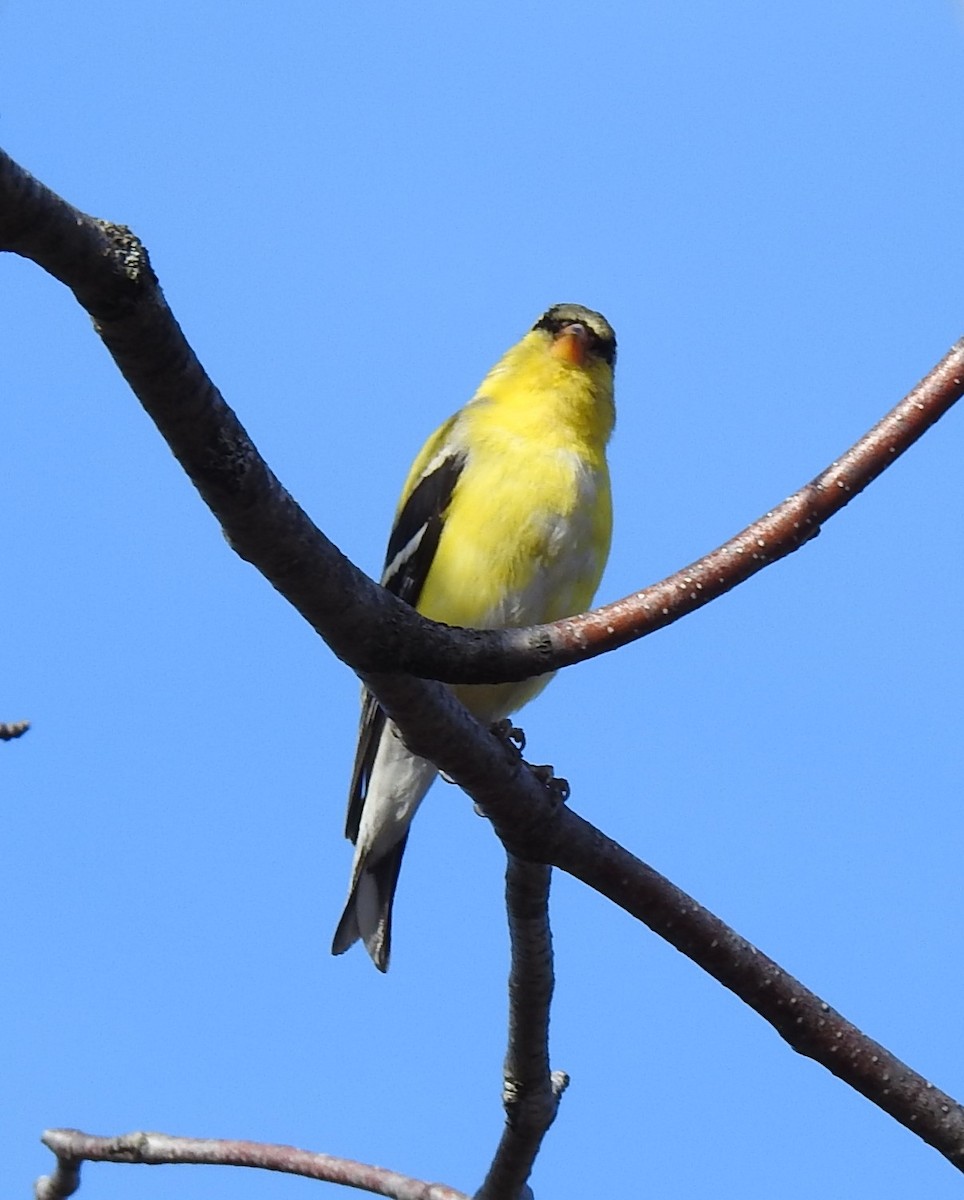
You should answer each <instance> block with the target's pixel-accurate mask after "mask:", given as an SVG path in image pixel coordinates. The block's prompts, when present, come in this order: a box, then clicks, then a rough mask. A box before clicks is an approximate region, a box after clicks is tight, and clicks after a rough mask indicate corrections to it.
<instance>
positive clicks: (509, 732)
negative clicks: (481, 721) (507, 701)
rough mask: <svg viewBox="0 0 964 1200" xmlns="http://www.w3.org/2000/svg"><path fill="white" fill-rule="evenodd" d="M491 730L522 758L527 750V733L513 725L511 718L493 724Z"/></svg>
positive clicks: (504, 718)
mask: <svg viewBox="0 0 964 1200" xmlns="http://www.w3.org/2000/svg"><path fill="white" fill-rule="evenodd" d="M489 729H490V731H491V732H492V733H493V734H494V735H495V736H496V737H497V738H498V739H499V741H500V742H502V744H503V745H504V746H506V747H507V748H508V749H509V750H512V751H513V752H514V753H515V754H516V756H517V757H518V758H521V757H522V751H523V750H524V749H525V748H526V735H525V731H524V730H522V729H520V728H519V727H518V725H513V724H512V721H511V720H510V718H509V717H503V718H502V720H501V721H495V722H493V723H492V724H491V725H490V726H489Z"/></svg>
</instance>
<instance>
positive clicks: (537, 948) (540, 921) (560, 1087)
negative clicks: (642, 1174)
mask: <svg viewBox="0 0 964 1200" xmlns="http://www.w3.org/2000/svg"><path fill="white" fill-rule="evenodd" d="M551 874H552V872H551V869H550V868H549V867H546V866H543V865H542V864H541V863H531V862H522V861H521V860H520V859H518V858H515V857H514V856H513V855H512V854H509V855H508V861H507V863H506V872H505V900H506V910H507V912H508V916H509V940H510V943H511V948H512V965H511V969H510V971H509V1044H508V1049H507V1051H506V1056H505V1068H504V1072H503V1091H502V1103H503V1105H504V1107H505V1128H504V1130H503V1131H502V1138H501V1140H500V1141H499V1146H498V1149H497V1150H496V1153H495V1157H494V1158H493V1160H492V1165H491V1167H490V1168H489V1172H488V1174H487V1175H486V1177H485V1182H484V1183H483V1184H482V1187H481V1188H480V1189H479V1190H478V1192H477V1193H476V1195H475V1200H515V1198H516V1197H517V1196H519V1195H521V1194H522V1191H523V1188H524V1187H525V1186H526V1181H527V1180H528V1178H529V1176H530V1174H531V1173H532V1167H533V1164H534V1163H535V1160H536V1155H537V1154H538V1153H539V1147H540V1146H541V1145H542V1139H543V1138H544V1137H545V1135H546V1133H547V1131H548V1129H549V1126H550V1125H551V1124H552V1122H553V1121H554V1120H555V1119H556V1112H557V1110H558V1108H559V1099H560V1097H561V1096H562V1093H563V1091H565V1088H566V1086H567V1084H568V1083H569V1077H568V1076H567V1075H565V1074H564V1073H563V1072H561V1071H557V1072H555V1073H553V1072H552V1071H550V1069H549V1005H550V1003H551V1002H552V992H553V988H554V985H555V981H554V976H553V970H552V934H551V932H550V929H549V883H550V878H551Z"/></svg>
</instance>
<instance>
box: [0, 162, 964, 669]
mask: <svg viewBox="0 0 964 1200" xmlns="http://www.w3.org/2000/svg"><path fill="white" fill-rule="evenodd" d="M3 249H5V250H10V251H12V252H14V253H17V254H21V255H23V256H24V257H26V258H29V259H31V260H32V261H34V262H36V263H37V264H38V265H39V266H41V267H43V268H44V270H46V271H48V272H49V273H50V274H52V275H53V276H54V277H55V278H57V279H60V280H61V281H62V282H63V283H65V284H66V285H67V286H68V287H70V288H71V289H72V291H73V292H74V294H75V295H76V297H77V299H78V300H79V301H80V303H81V304H82V305H83V306H84V307H85V308H86V309H87V311H88V312H89V313H90V314H91V315H92V316H93V317H94V320H95V325H96V328H97V332H98V333H99V334H100V336H101V338H102V339H103V341H104V343H105V345H106V346H107V348H108V350H109V351H110V353H111V354H112V355H113V357H114V360H115V361H116V363H117V365H118V367H119V368H120V370H121V372H122V373H123V375H124V377H125V379H126V380H127V381H128V383H129V384H130V386H131V388H132V389H133V391H134V393H135V395H136V396H137V397H138V399H139V400H140V402H141V404H142V405H143V406H144V408H145V410H146V411H147V413H148V414H149V415H150V417H151V419H152V420H153V421H154V422H155V424H156V425H157V428H158V430H159V431H160V433H161V434H162V436H163V437H164V438H165V439H166V441H167V442H168V445H169V446H170V447H171V450H172V451H173V452H174V454H175V456H176V457H177V459H178V461H179V462H180V463H181V465H182V466H183V467H184V470H185V471H186V472H187V474H188V476H189V477H190V479H191V481H192V483H193V484H194V486H195V487H196V488H197V489H198V491H199V492H200V494H201V496H202V497H203V499H204V501H205V503H207V505H208V506H209V507H210V509H211V511H212V512H213V513H214V515H215V517H216V518H217V520H218V521H219V522H220V523H221V525H222V527H223V529H224V531H225V534H226V535H227V537H228V540H229V542H230V543H231V545H232V546H233V547H234V549H235V550H236V551H237V553H238V554H239V555H240V556H241V557H242V558H244V559H246V560H247V561H249V562H251V563H253V564H254V565H255V566H256V567H257V568H258V570H259V571H261V573H262V574H263V575H264V576H265V578H266V579H268V580H269V582H270V583H271V584H272V585H273V586H274V587H276V588H277V589H278V591H279V592H281V594H282V595H283V596H284V597H285V598H286V599H287V600H288V601H289V602H290V603H291V604H293V605H294V607H295V608H296V609H297V610H298V611H299V612H300V613H301V615H302V616H303V617H304V618H305V620H306V621H308V622H309V624H311V625H312V626H313V628H314V629H316V630H317V631H318V633H319V634H320V635H321V636H322V637H323V638H324V639H325V640H326V641H327V643H328V645H329V646H330V647H331V649H332V650H333V651H334V652H335V654H337V655H338V656H339V657H340V658H342V659H343V660H344V661H345V662H347V663H349V664H350V665H351V666H353V667H354V668H355V669H356V670H361V671H390V670H400V671H405V672H408V673H410V674H413V675H418V676H421V677H423V678H431V679H442V680H445V681H446V682H449V683H458V682H462V683H469V682H499V681H503V680H510V679H524V678H527V677H528V676H531V675H538V674H542V673H544V672H546V671H552V670H556V669H558V668H559V667H563V666H569V665H571V664H573V663H576V662H581V661H583V660H585V659H587V658H593V657H595V656H596V655H599V654H603V653H605V652H606V651H608V650H612V649H615V648H616V647H618V646H622V645H625V644H626V643H627V642H631V641H635V640H637V639H638V638H641V637H645V636H646V635H647V634H649V633H652V632H653V631H654V630H656V629H661V628H663V627H664V626H665V625H668V624H670V623H671V622H673V621H676V620H678V619H679V618H680V617H682V616H685V615H686V614H687V613H690V612H692V611H694V609H697V608H700V607H702V605H704V604H707V603H708V602H709V601H710V600H712V599H715V598H716V597H717V596H719V595H722V594H723V593H724V592H726V591H729V590H730V589H731V588H733V587H735V586H736V585H737V584H738V583H742V582H743V581H744V580H745V579H748V578H749V577H750V576H751V575H753V574H755V573H756V572H757V571H759V570H762V569H763V567H765V566H767V565H769V564H770V563H772V562H776V561H777V560H778V559H780V558H783V557H785V556H786V555H787V554H790V553H791V552H792V551H793V550H795V549H797V548H798V547H799V546H801V545H802V544H803V543H804V542H806V541H807V540H808V539H809V538H811V537H813V536H814V535H815V534H816V533H817V532H818V530H819V528H820V525H821V523H822V522H824V521H826V520H828V518H829V517H831V516H833V514H834V513H836V512H839V511H840V509H841V508H843V507H844V505H845V504H846V503H847V502H848V501H849V500H851V499H852V498H853V497H854V496H855V495H857V493H858V492H860V491H862V490H863V488H865V487H866V486H867V484H868V483H870V482H871V481H872V480H873V479H875V478H876V476H877V475H878V474H880V472H881V471H882V470H883V469H884V468H885V467H886V466H887V465H888V464H889V463H891V462H893V461H894V460H895V459H896V458H897V457H898V456H899V455H900V454H902V453H903V452H904V451H905V450H906V449H908V447H910V446H912V445H913V444H914V442H915V441H916V440H917V439H918V438H919V437H920V436H921V435H922V434H923V433H924V432H925V431H926V430H927V429H928V428H929V427H930V426H931V425H932V424H933V423H934V422H935V421H936V420H937V419H938V418H939V417H940V416H942V415H943V413H945V412H946V411H947V409H948V408H949V407H950V406H951V405H952V404H954V403H955V402H956V401H957V400H958V399H959V398H960V396H961V394H962V392H964V340H962V341H961V342H958V343H957V345H955V346H954V347H953V348H952V349H951V350H950V352H949V353H948V354H947V356H946V357H945V358H944V360H943V361H942V362H941V363H939V364H938V365H937V366H936V367H935V368H934V369H933V371H931V372H930V373H929V375H928V376H927V377H926V378H925V379H924V380H923V381H922V382H921V383H920V384H918V386H917V387H916V388H915V389H914V390H913V391H912V392H911V393H910V395H909V396H908V397H907V398H906V399H905V400H903V401H902V402H901V403H900V404H899V405H898V406H897V408H895V409H894V410H893V412H891V413H890V414H889V415H888V416H886V417H885V418H884V419H883V421H881V422H880V423H879V424H878V425H877V426H875V427H874V429H872V430H871V431H870V432H869V433H868V434H867V435H866V436H865V437H863V438H861V440H860V441H859V442H857V443H856V445H854V446H853V447H852V448H851V449H850V450H848V451H847V452H846V454H844V455H842V456H841V458H839V459H838V460H837V461H836V462H835V463H833V464H832V465H831V466H830V467H828V468H827V469H826V470H825V471H823V472H822V473H821V474H820V475H818V476H817V478H816V479H815V480H813V482H812V483H809V484H807V486H806V487H804V488H803V489H801V491H799V492H797V493H796V494H795V495H793V496H791V497H790V498H789V499H788V500H786V501H784V502H783V503H782V504H781V505H779V507H777V508H775V509H774V510H772V512H770V513H767V514H766V515H765V516H764V517H762V518H761V519H760V520H759V521H757V522H755V523H754V524H752V525H750V526H748V527H747V528H746V529H744V530H743V531H742V532H741V533H739V534H737V535H736V537H734V538H732V539H731V540H730V541H729V542H727V543H726V544H725V545H723V546H721V547H720V548H719V549H717V550H714V551H713V552H712V553H711V554H708V555H707V556H706V557H705V558H702V559H700V560H699V561H698V562H696V563H693V564H692V565H691V566H688V567H685V568H683V570H681V571H678V572H676V574H674V575H671V576H669V577H668V578H667V579H664V580H662V581H661V582H660V583H657V584H654V585H653V586H652V587H648V588H645V589H644V590H642V591H639V592H635V593H633V594H632V595H630V596H627V597H625V598H624V599H622V600H618V601H616V602H615V603H613V604H608V605H606V606H605V607H603V608H600V609H597V610H596V611H595V612H593V613H589V614H587V615H583V616H580V617H575V618H571V619H569V620H564V621H559V622H556V623H555V624H553V625H541V626H533V627H532V628H530V629H516V630H468V629H452V628H449V627H448V626H445V625H437V624H435V623H434V622H431V621H427V620H425V619H424V618H422V617H419V616H418V614H417V613H415V612H414V611H413V610H412V609H410V608H409V607H408V606H407V605H405V604H403V603H401V601H399V600H397V599H396V598H395V597H394V596H390V595H388V594H387V593H385V592H384V591H383V590H382V589H381V588H378V587H377V586H376V585H375V584H373V583H372V581H371V580H370V579H368V578H367V577H366V576H365V575H364V574H363V573H362V572H361V571H359V570H358V569H357V568H356V567H354V566H353V565H352V563H350V562H349V561H348V560H347V559H346V558H345V557H344V555H342V554H341V553H340V551H339V550H338V549H337V547H335V546H334V545H333V544H332V543H331V542H330V541H329V540H328V539H327V538H326V537H325V536H324V534H323V533H321V531H320V530H319V529H317V528H316V526H315V525H314V524H313V523H312V522H311V520H310V519H309V518H308V517H307V516H306V514H305V513H304V512H303V511H302V509H301V508H300V507H299V506H298V505H297V504H296V503H295V501H294V500H293V499H292V497H291V496H289V495H288V493H287V492H286V491H285V489H284V488H283V487H282V486H281V484H280V482H279V481H278V480H277V478H276V477H275V476H274V474H273V473H272V472H271V471H270V469H269V468H268V466H267V464H266V463H265V462H264V460H263V459H262V458H261V456H260V455H259V454H258V452H257V450H256V448H255V446H254V445H253V443H252V442H251V440H250V438H249V437H248V435H247V433H246V432H245V430H244V428H243V427H242V425H241V423H240V422H239V421H238V419H237V417H236V416H235V414H234V413H233V412H232V410H231V409H230V408H229V407H228V405H227V404H226V403H225V402H224V399H223V398H222V396H221V395H220V393H219V392H218V390H217V388H215V386H214V384H213V383H212V382H211V380H210V379H209V378H208V376H207V375H206V374H205V372H204V369H203V367H202V366H201V364H200V362H199V361H198V359H197V357H196V355H195V354H194V351H193V350H192V349H191V347H190V345H189V344H188V342H187V340H186V339H185V337H184V335H183V333H182V331H181V329H180V327H179V325H178V324H177V321H176V320H175V319H174V316H173V314H172V313H171V311H170V309H169V308H168V306H167V303H166V301H165V300H164V296H163V294H162V292H161V290H160V288H159V287H158V285H157V280H156V278H155V276H154V272H153V271H152V270H151V267H150V263H149V261H148V257H147V253H146V251H145V250H144V248H143V246H142V245H141V244H140V242H139V241H138V240H137V238H136V237H135V236H134V235H133V234H132V233H131V232H130V230H128V229H126V228H124V227H123V226H118V225H112V224H109V223H108V222H105V221H100V220H98V219H97V218H94V217H91V216H88V215H87V214H85V213H82V212H80V211H79V210H77V209H75V208H73V207H72V206H71V205H69V204H68V203H67V202H66V201H64V200H62V199H61V198H60V197H59V196H57V195H55V194H54V193H53V192H51V191H50V190H49V189H48V188H46V187H44V186H43V184H41V183H39V182H38V181H37V180H35V179H34V178H33V177H32V176H30V175H29V174H28V173H27V172H26V171H24V170H23V168H22V167H20V166H18V165H17V164H16V163H15V162H13V160H12V159H10V158H9V157H8V156H7V155H5V154H3V153H2V151H0V250H3Z"/></svg>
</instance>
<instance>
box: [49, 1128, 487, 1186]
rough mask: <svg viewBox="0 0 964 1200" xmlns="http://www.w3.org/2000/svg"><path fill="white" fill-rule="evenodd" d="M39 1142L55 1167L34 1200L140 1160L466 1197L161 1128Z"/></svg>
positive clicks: (75, 1132)
mask: <svg viewBox="0 0 964 1200" xmlns="http://www.w3.org/2000/svg"><path fill="white" fill-rule="evenodd" d="M42 1140H43V1143H44V1145H45V1146H48V1147H49V1148H50V1149H51V1150H52V1151H53V1152H54V1154H56V1155H57V1170H56V1171H55V1172H54V1173H53V1174H52V1175H45V1176H43V1178H41V1179H38V1180H37V1184H36V1187H35V1188H34V1197H35V1200H66V1198H67V1197H68V1196H70V1195H72V1194H73V1193H74V1192H75V1191H76V1190H77V1188H78V1186H79V1184H80V1164H81V1163H82V1162H84V1161H87V1162H116V1163H145V1164H147V1165H149V1166H158V1165H160V1164H172V1163H194V1164H201V1165H205V1166H221V1167H260V1168H262V1169H263V1170H266V1171H281V1172H283V1173H284V1174H287V1175H301V1176H303V1177H304V1178H306V1179H320V1180H323V1181H324V1182H326V1183H340V1184H343V1185H344V1186H345V1187H352V1188H358V1189H359V1190H360V1191H363V1192H370V1193H371V1194H372V1195H375V1196H387V1197H389V1198H390V1200H469V1197H468V1196H466V1195H465V1193H464V1192H457V1191H455V1189H454V1188H450V1187H446V1186H445V1184H442V1183H425V1182H424V1181H423V1180H421V1179H412V1178H411V1177H410V1176H408V1175H399V1174H398V1173H397V1172H395V1171H388V1170H386V1169H385V1168H384V1167H372V1166H369V1165H368V1164H367V1163H360V1162H354V1161H353V1160H352V1159H348V1158H334V1157H332V1156H331V1155H329V1154H312V1153H310V1152H309V1151H308V1150H297V1149H295V1147H294V1146H274V1145H269V1144H266V1143H264V1144H263V1143H261V1142H239V1141H230V1140H227V1139H224V1140H222V1139H220V1138H182V1137H170V1136H169V1135H168V1134H165V1133H127V1134H123V1135H122V1136H121V1137H113V1138H103V1137H94V1136H93V1135H92V1134H88V1133H81V1132H80V1130H79V1129H48V1130H47V1131H46V1133H45V1134H44V1135H43V1139H42Z"/></svg>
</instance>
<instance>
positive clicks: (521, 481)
mask: <svg viewBox="0 0 964 1200" xmlns="http://www.w3.org/2000/svg"><path fill="white" fill-rule="evenodd" d="M615 361H616V335H615V334H614V333H613V330H612V328H611V326H610V325H609V322H608V321H607V320H606V319H605V317H603V316H600V314H599V313H597V312H592V311H590V310H589V309H588V308H583V307H581V305H578V304H557V305H555V306H554V307H553V308H550V309H549V311H548V312H546V313H545V314H544V315H543V316H541V317H540V318H539V320H538V321H537V322H536V323H535V325H534V326H533V327H532V329H531V330H530V331H529V332H528V333H527V334H526V335H525V337H524V338H522V340H521V341H520V342H518V343H517V344H516V345H515V346H513V347H512V349H511V350H508V351H507V352H506V354H505V355H504V356H503V357H502V358H501V359H500V360H499V362H497V363H496V365H495V366H494V367H493V368H492V370H491V371H490V372H489V373H488V375H486V377H485V379H483V381H482V384H481V386H480V387H479V390H478V391H477V392H476V393H475V395H474V396H473V398H472V399H471V400H470V401H469V402H468V404H466V406H465V407H464V408H463V409H461V411H459V412H457V413H456V414H455V416H453V417H450V418H449V419H448V420H447V421H446V422H445V424H444V425H442V426H441V427H440V428H439V429H437V430H436V431H435V433H433V434H432V436H431V437H430V438H429V439H428V441H427V442H426V443H425V445H424V446H423V447H422V450H421V453H420V454H419V455H418V457H417V458H416V459H415V462H414V464H413V466H412V469H411V471H410V472H409V476H408V479H407V480H406V481H405V486H404V488H403V489H402V496H401V500H400V501H399V505H398V510H397V512H396V514H395V524H394V526H393V528H392V533H391V537H390V538H389V541H388V551H387V553H386V555H385V569H384V572H383V574H382V585H383V586H384V587H386V588H388V590H389V591H390V592H394V594H395V595H396V596H399V597H400V598H401V599H402V600H405V601H406V602H407V603H409V604H411V605H414V607H415V608H416V609H417V610H418V611H419V612H420V613H422V614H423V615H424V616H426V617H430V618H431V619H432V620H434V621H442V622H444V623H445V624H447V625H461V626H467V627H474V628H478V629H485V628H490V629H491V628H502V627H509V626H525V625H535V624H539V623H541V622H544V621H555V620H558V619H559V618H561V617H568V616H572V615H573V614H575V613H579V612H583V611H584V610H585V609H587V608H588V607H589V605H590V603H591V602H592V598H593V596H594V595H595V592H596V588H597V587H598V585H599V580H600V578H601V576H602V572H603V567H604V566H605V564H606V559H607V557H608V554H609V542H610V537H611V533H612V501H611V497H610V490H609V470H608V467H607V465H606V444H607V442H608V441H609V436H610V434H611V433H612V429H613V424H614V422H615V415H616V414H615V407H614V404H613V367H614V365H615ZM551 678H552V676H551V675H541V676H539V677H538V678H535V679H527V680H523V681H522V682H521V683H500V684H463V685H457V686H455V687H453V691H454V692H455V694H456V695H457V696H458V698H459V699H460V700H461V701H462V703H463V704H465V706H466V707H467V708H468V709H469V711H470V712H471V713H472V714H473V715H474V716H475V717H476V718H477V719H478V720H479V721H482V722H483V723H491V722H494V721H497V720H501V719H502V718H503V717H506V716H508V715H509V713H512V712H515V711H516V710H517V709H519V708H521V707H522V705H523V704H526V703H527V702H528V701H529V700H531V699H532V698H533V696H535V695H537V694H538V693H539V692H541V691H542V689H543V688H544V687H545V686H546V684H547V683H548V682H549V680H550V679H551ZM436 774H437V770H436V768H435V767H434V766H433V765H432V763H430V762H429V761H428V760H426V759H424V758H418V757H417V756H416V755H414V754H412V753H410V752H409V751H408V750H407V749H406V748H405V745H404V743H403V742H402V739H401V737H400V736H399V734H398V731H397V729H396V728H395V726H394V725H393V724H392V722H391V721H389V720H388V719H387V718H386V716H385V714H384V713H383V712H382V710H381V709H380V708H379V706H378V702H377V701H376V700H375V699H374V698H373V697H372V696H371V695H370V694H369V693H368V692H365V691H363V693H362V715H361V726H360V730H359V736H358V748H357V750H356V753H355V765H354V770H353V773H352V779H351V786H350V789H349V799H348V816H347V820H346V828H345V834H346V836H347V837H348V838H349V839H350V840H351V841H352V842H353V843H354V845H355V857H354V862H353V864H352V872H351V882H350V886H349V892H348V902H347V904H346V906H345V911H344V913H343V915H342V918H341V920H340V921H339V923H338V929H337V930H336V932H335V937H334V941H333V943H332V953H333V954H341V953H343V952H344V951H345V950H347V949H348V948H349V946H351V945H353V944H354V943H355V942H356V941H358V939H359V938H361V940H362V941H363V942H364V943H365V946H366V948H367V950H368V953H369V954H370V955H371V957H372V961H373V962H374V963H375V966H376V967H378V969H379V970H380V971H385V970H387V969H388V958H389V952H390V949H391V927H392V902H393V900H394V897H395V887H396V884H397V882H398V872H399V868H400V867H401V864H402V854H403V853H404V850H405V842H406V840H407V838H408V830H409V825H410V824H411V821H412V818H413V817H414V816H415V811H416V809H417V808H418V806H419V804H420V803H421V801H422V798H423V797H424V795H425V793H426V792H427V791H428V789H429V787H430V786H431V784H432V781H433V780H434V779H435V776H436Z"/></svg>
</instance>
